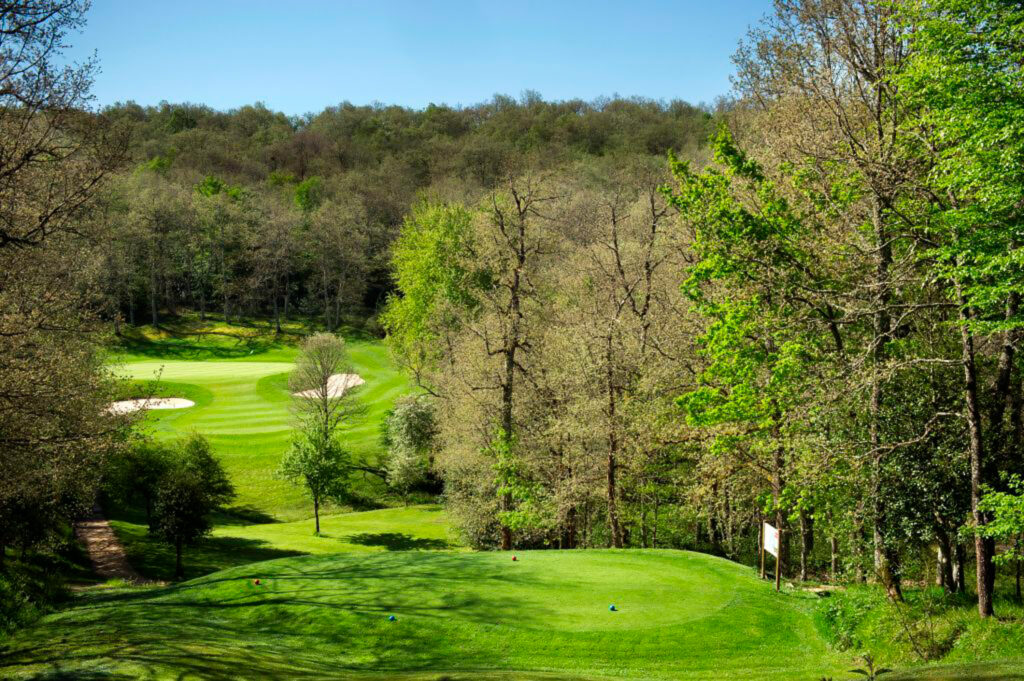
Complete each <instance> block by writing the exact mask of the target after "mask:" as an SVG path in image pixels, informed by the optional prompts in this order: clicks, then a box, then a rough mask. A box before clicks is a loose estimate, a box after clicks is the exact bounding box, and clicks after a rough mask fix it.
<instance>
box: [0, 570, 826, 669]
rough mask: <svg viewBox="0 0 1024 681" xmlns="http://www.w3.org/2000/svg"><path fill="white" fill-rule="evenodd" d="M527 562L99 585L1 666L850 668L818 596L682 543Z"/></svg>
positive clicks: (252, 573)
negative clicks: (828, 632)
mask: <svg viewBox="0 0 1024 681" xmlns="http://www.w3.org/2000/svg"><path fill="white" fill-rule="evenodd" d="M517 555H518V557H519V561H518V562H512V560H511V556H510V555H509V554H507V553H451V552H388V553H375V554H357V553H344V554H334V555H328V556H304V557H296V558H284V559H279V560H275V561H270V562H266V563H258V564H253V565H247V566H243V567H238V568H232V569H230V570H226V571H222V572H218V573H215V574H212V575H208V576H206V577H202V578H200V579H196V580H193V581H191V582H186V583H183V584H180V585H177V586H173V587H168V588H164V589H157V590H138V591H127V592H122V593H109V594H103V593H97V594H94V595H91V596H89V597H88V598H87V599H84V600H83V601H82V603H81V605H79V606H78V607H76V608H73V609H71V610H68V611H65V612H62V613H59V614H56V615H53V616H50V617H48V618H46V619H45V620H44V621H43V622H42V623H41V624H40V625H39V626H37V627H35V628H33V629H32V630H30V631H26V632H24V633H22V634H21V635H20V636H18V637H17V638H16V639H14V640H13V641H12V642H11V645H10V646H9V652H8V656H7V659H6V661H5V662H4V663H3V664H4V665H6V668H5V669H4V670H3V671H4V672H5V673H6V674H9V675H11V676H13V677H14V678H24V677H31V675H32V674H34V673H45V672H49V673H55V672H58V671H63V672H65V673H69V674H70V673H76V674H88V673H100V672H102V673H109V674H111V675H117V674H122V675H125V677H128V678H145V679H176V678H185V677H187V678H203V679H236V678H264V679H268V678H273V679H295V678H322V677H334V678H338V677H346V676H374V675H376V676H377V677H379V678H395V677H396V676H405V675H412V676H415V677H416V678H425V679H427V678H429V679H437V678H439V676H438V675H439V674H442V673H446V674H447V673H450V674H453V675H455V677H454V678H460V679H479V678H488V677H490V676H495V675H497V674H498V673H499V672H519V673H516V674H514V675H512V676H510V677H507V678H533V677H535V676H536V677H543V678H549V676H548V675H551V677H552V678H573V679H575V678H596V677H607V676H611V677H622V678H633V679H642V678H660V679H744V680H752V679H812V678H813V679H817V678H819V677H820V675H821V674H824V673H832V672H835V671H837V670H838V669H839V668H841V663H842V660H841V659H839V658H837V657H836V656H835V655H834V654H832V653H830V652H829V651H828V649H827V647H826V646H825V644H824V642H823V641H822V640H821V638H820V637H819V636H818V634H817V633H816V631H815V628H814V624H813V623H812V619H811V617H810V616H809V614H808V612H809V609H810V605H811V602H812V600H813V599H814V597H813V596H810V595H806V594H799V595H793V594H782V595H777V594H775V593H774V592H773V591H772V590H771V589H770V587H769V585H768V584H767V583H765V582H760V581H758V580H757V579H756V577H755V576H754V574H753V572H752V571H751V570H750V569H748V568H745V567H742V566H739V565H737V564H735V563H731V562H729V561H726V560H722V559H718V558H713V557H710V556H705V555H701V554H694V553H686V552H681V551H603V550H591V551H527V552H521V553H518V554H517ZM256 578H258V579H260V581H261V584H260V585H259V586H256V585H254V584H253V581H252V580H253V579H256ZM613 603H614V604H615V605H616V606H617V607H618V608H619V611H618V612H610V611H609V609H608V606H609V605H610V604H613ZM391 614H394V615H395V616H396V617H397V621H395V622H390V621H388V619H387V618H388V616H389V615H391ZM90 678H92V677H90ZM96 678H101V677H96ZM114 678H122V677H119V676H114ZM501 678H506V677H504V676H502V677H501Z"/></svg>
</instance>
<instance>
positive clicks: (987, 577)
mask: <svg viewBox="0 0 1024 681" xmlns="http://www.w3.org/2000/svg"><path fill="white" fill-rule="evenodd" d="M957 294H958V297H959V301H960V348H961V361H962V363H963V369H964V405H965V411H966V416H967V431H968V435H969V451H970V455H971V518H972V520H973V522H974V530H975V534H974V554H975V561H976V573H977V577H978V580H977V584H978V615H979V616H981V617H983V618H984V617H990V616H991V615H992V614H993V609H992V591H991V584H992V580H991V575H992V567H993V566H992V556H991V553H990V552H989V542H987V541H985V538H984V537H982V536H981V534H980V533H979V532H978V530H980V529H981V528H982V527H983V526H984V525H985V523H986V518H985V514H984V513H983V512H982V510H981V508H980V506H979V505H980V503H981V496H982V485H983V484H984V482H985V481H984V477H983V476H984V464H985V451H984V440H983V439H982V423H981V408H980V406H979V405H978V376H977V368H976V366H975V363H974V335H973V333H972V332H971V330H970V328H969V327H968V322H969V321H970V319H971V314H970V312H969V310H968V309H967V300H966V298H965V297H964V295H963V292H962V290H961V287H960V284H959V282H958V283H957Z"/></svg>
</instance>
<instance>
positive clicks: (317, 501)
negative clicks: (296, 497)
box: [313, 495, 320, 534]
mask: <svg viewBox="0 0 1024 681" xmlns="http://www.w3.org/2000/svg"><path fill="white" fill-rule="evenodd" d="M313 518H315V519H316V534H320V497H319V496H317V495H314V496H313Z"/></svg>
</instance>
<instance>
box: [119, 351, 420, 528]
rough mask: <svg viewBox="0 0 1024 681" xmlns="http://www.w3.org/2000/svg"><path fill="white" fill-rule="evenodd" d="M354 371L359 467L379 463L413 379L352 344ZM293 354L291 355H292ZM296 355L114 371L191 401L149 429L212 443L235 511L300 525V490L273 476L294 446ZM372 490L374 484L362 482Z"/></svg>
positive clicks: (348, 431)
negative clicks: (388, 420)
mask: <svg viewBox="0 0 1024 681" xmlns="http://www.w3.org/2000/svg"><path fill="white" fill-rule="evenodd" d="M348 350H349V356H350V358H351V361H352V364H353V367H354V370H355V372H356V373H358V374H359V375H360V376H361V377H362V378H363V379H364V380H365V381H366V384H365V385H362V386H360V387H359V388H358V389H357V390H358V392H357V396H356V399H357V400H358V401H359V402H360V403H361V404H362V405H363V406H364V407H365V412H364V413H363V414H361V415H359V416H358V417H357V418H355V419H354V420H353V422H352V423H351V424H349V425H347V426H346V427H345V428H344V429H343V430H342V432H341V434H340V438H341V441H342V442H343V443H344V444H345V446H346V447H348V448H349V450H350V451H351V452H352V454H353V456H354V457H355V458H356V459H357V460H363V461H369V462H371V463H375V462H376V460H377V458H378V456H379V455H380V444H379V437H380V423H381V419H382V418H383V417H384V414H385V412H386V411H387V410H388V409H390V408H391V406H392V405H393V404H394V401H395V399H397V398H398V397H399V396H400V395H401V394H402V393H403V392H405V391H407V390H408V382H407V379H406V378H405V377H404V376H403V375H402V374H401V373H399V372H398V371H397V369H396V368H395V367H394V366H393V365H392V363H391V361H390V358H389V357H388V354H387V349H386V348H385V347H384V346H383V344H381V343H379V342H372V341H354V342H351V343H349V344H348ZM289 355H290V356H289ZM294 355H295V351H294V350H293V349H282V350H278V351H276V352H275V353H274V357H275V359H276V360H277V361H260V360H259V355H254V356H252V357H251V358H250V357H245V358H240V359H227V360H215V359H207V360H204V361H190V360H179V359H172V360H164V359H146V360H143V361H132V362H128V363H125V364H121V365H118V366H116V367H115V372H116V373H118V374H119V375H122V376H124V377H126V378H131V379H134V380H136V381H152V380H154V379H159V386H160V394H161V395H163V396H169V397H187V398H189V399H191V400H193V401H194V402H195V403H196V406H194V407H188V408H186V409H168V410H160V411H152V412H149V413H148V414H147V415H146V416H145V417H144V418H145V423H146V426H147V427H148V428H149V429H150V430H151V432H152V433H153V434H154V436H155V437H157V438H158V439H171V438H176V437H181V436H183V435H187V434H188V433H191V432H197V433H200V434H201V435H204V436H206V437H207V438H209V440H210V443H211V444H212V446H213V448H214V451H215V452H216V453H217V454H218V456H220V457H221V459H222V461H223V462H224V465H225V468H226V469H227V471H228V473H229V474H230V476H231V479H232V481H233V482H234V483H235V486H236V489H237V491H238V499H237V501H236V505H237V507H239V508H244V509H246V510H248V511H251V512H256V513H258V514H260V515H262V516H265V517H266V519H268V520H270V519H280V520H297V519H300V518H305V517H308V516H309V515H311V513H312V511H311V509H310V508H309V504H308V502H307V501H306V500H305V498H304V497H303V495H302V493H301V491H300V490H299V489H297V488H296V487H294V486H292V485H289V484H288V483H286V482H284V481H282V480H278V479H277V478H275V477H274V471H275V470H276V469H277V467H278V464H279V462H280V459H281V455H282V454H283V453H284V451H285V449H286V448H287V447H288V443H289V441H290V439H291V436H292V432H293V427H294V425H295V416H294V414H293V413H292V410H291V407H292V397H291V394H290V392H289V390H288V373H289V372H290V371H291V369H292V366H293V365H292V363H291V362H290V361H280V360H281V359H282V358H285V359H290V358H291V357H294ZM362 482H363V484H369V485H372V484H374V483H373V480H372V479H363V480H362Z"/></svg>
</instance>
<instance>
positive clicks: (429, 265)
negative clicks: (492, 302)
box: [380, 203, 482, 375]
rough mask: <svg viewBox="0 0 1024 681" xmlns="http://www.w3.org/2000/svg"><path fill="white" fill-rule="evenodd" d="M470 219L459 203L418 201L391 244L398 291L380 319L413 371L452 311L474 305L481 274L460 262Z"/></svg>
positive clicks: (431, 352) (431, 350)
mask: <svg viewBox="0 0 1024 681" xmlns="http://www.w3.org/2000/svg"><path fill="white" fill-rule="evenodd" d="M472 219H473V216H472V213H470V211H469V210H468V209H466V208H464V207H463V206H460V205H455V204H431V203H421V204H418V205H417V206H416V207H415V208H414V209H413V211H412V214H411V215H410V216H409V217H408V218H407V219H406V220H405V222H404V223H403V225H402V231H401V233H400V234H399V236H398V239H397V240H396V241H395V244H394V246H393V247H392V260H391V262H392V267H393V270H394V278H395V285H396V287H397V289H398V291H399V295H394V296H391V297H389V298H388V301H387V305H386V307H385V310H384V312H383V313H382V314H381V317H380V320H381V323H382V324H383V326H384V328H385V329H386V330H387V332H388V344H389V345H390V346H391V348H392V349H393V350H394V352H395V354H396V355H397V356H398V357H399V358H401V359H402V361H403V363H405V364H406V365H407V366H409V367H410V368H411V369H412V370H413V372H414V373H416V374H417V375H419V373H420V372H421V371H422V370H423V369H425V368H427V367H429V366H432V364H433V362H434V361H435V360H436V358H437V352H438V350H437V348H436V345H435V341H436V339H437V338H438V334H439V333H440V332H441V331H442V330H444V329H451V328H454V327H455V326H456V325H457V324H458V319H459V316H458V314H456V313H455V310H464V309H473V308H474V307H475V306H476V305H477V301H476V298H475V294H474V289H475V288H476V287H477V286H479V285H480V280H481V276H482V275H481V273H479V272H474V271H472V270H471V269H470V268H469V267H468V266H467V264H466V259H467V257H466V256H467V254H469V253H471V252H472V249H473V233H472Z"/></svg>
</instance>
